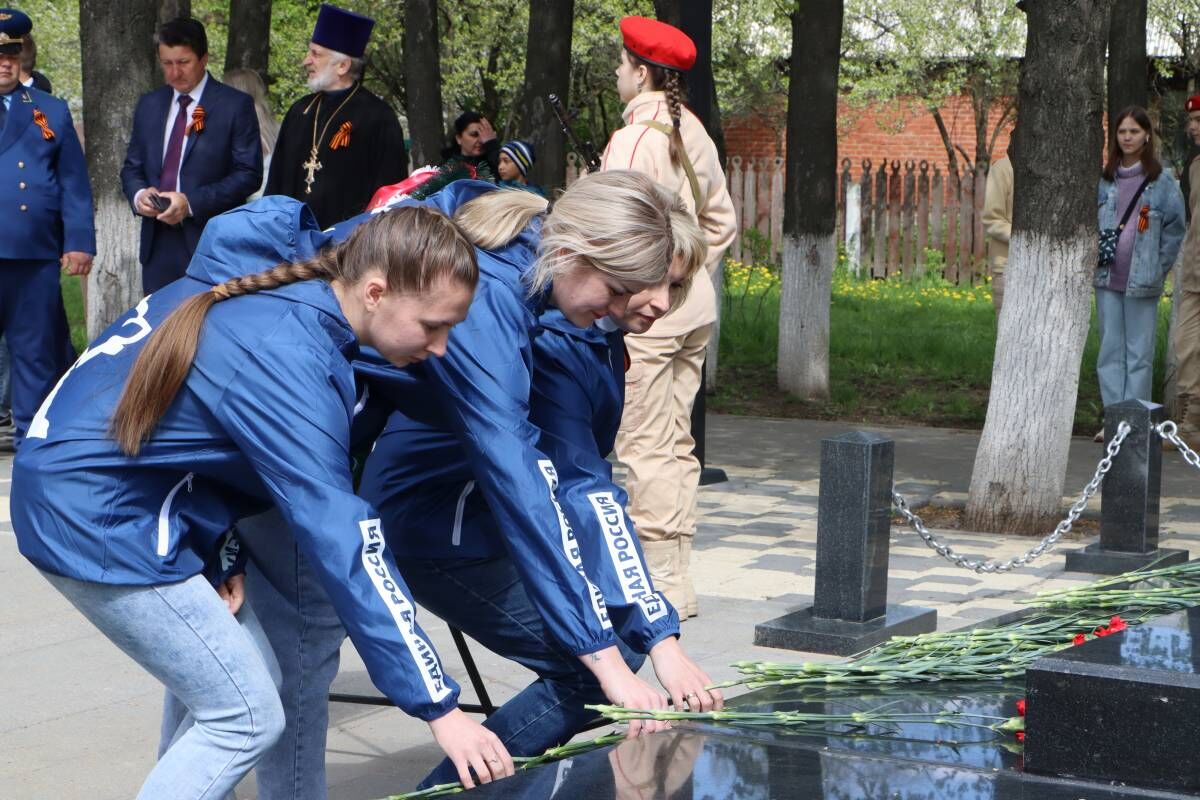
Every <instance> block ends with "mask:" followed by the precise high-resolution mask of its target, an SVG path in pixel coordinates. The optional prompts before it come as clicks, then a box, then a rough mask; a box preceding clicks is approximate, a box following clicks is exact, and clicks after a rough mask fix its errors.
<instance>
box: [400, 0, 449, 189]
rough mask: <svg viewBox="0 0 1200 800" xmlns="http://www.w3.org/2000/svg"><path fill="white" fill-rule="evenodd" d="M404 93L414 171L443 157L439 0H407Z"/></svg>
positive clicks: (405, 6) (405, 13) (405, 2)
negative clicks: (406, 103)
mask: <svg viewBox="0 0 1200 800" xmlns="http://www.w3.org/2000/svg"><path fill="white" fill-rule="evenodd" d="M404 90H405V94H406V95H408V108H407V109H406V111H407V112H408V135H409V137H410V138H411V139H412V163H413V166H414V167H422V166H425V165H426V164H437V163H438V162H439V161H441V157H442V143H443V142H442V139H443V137H444V136H445V135H446V134H445V125H444V124H443V122H442V71H441V63H440V61H439V56H438V18H437V2H436V0H404Z"/></svg>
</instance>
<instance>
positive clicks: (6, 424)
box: [0, 411, 13, 431]
mask: <svg viewBox="0 0 1200 800" xmlns="http://www.w3.org/2000/svg"><path fill="white" fill-rule="evenodd" d="M12 426H13V424H12V413H11V412H8V411H6V412H4V413H3V414H0V431H5V430H11V429H12Z"/></svg>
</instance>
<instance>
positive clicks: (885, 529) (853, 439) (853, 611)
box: [813, 431, 895, 622]
mask: <svg viewBox="0 0 1200 800" xmlns="http://www.w3.org/2000/svg"><path fill="white" fill-rule="evenodd" d="M894 463H895V444H894V443H893V442H892V440H890V439H887V438H885V437H883V436H880V435H878V434H874V433H865V432H861V431H855V432H853V433H846V434H843V435H841V436H835V437H834V438H832V439H826V440H824V441H823V442H821V485H820V490H819V492H820V495H819V499H818V501H817V570H816V579H815V580H816V585H815V591H814V597H813V613H814V614H815V615H816V616H818V617H824V618H826V619H843V620H851V621H854V622H865V621H867V620H869V619H874V618H876V617H881V616H883V614H884V611H885V610H886V606H887V572H888V544H889V541H888V538H889V533H890V529H891V516H892V468H893V465H894Z"/></svg>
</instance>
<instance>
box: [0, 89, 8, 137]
mask: <svg viewBox="0 0 1200 800" xmlns="http://www.w3.org/2000/svg"><path fill="white" fill-rule="evenodd" d="M5 99H6V98H4V97H0V133H4V123H5V121H6V120H7V119H8V105H7V104H6V103H5V102H4V101H5Z"/></svg>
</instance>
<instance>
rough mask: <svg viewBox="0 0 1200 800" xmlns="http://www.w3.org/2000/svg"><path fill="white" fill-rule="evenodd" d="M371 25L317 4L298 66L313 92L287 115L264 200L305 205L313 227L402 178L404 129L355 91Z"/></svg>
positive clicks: (353, 210)
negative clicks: (309, 37) (275, 196)
mask: <svg viewBox="0 0 1200 800" xmlns="http://www.w3.org/2000/svg"><path fill="white" fill-rule="evenodd" d="M374 26H375V20H373V19H371V18H370V17H364V16H362V15H361V14H355V13H353V12H351V11H346V10H344V9H341V8H338V7H336V6H331V5H328V4H324V5H322V6H321V10H320V11H319V12H318V14H317V24H316V27H315V28H314V29H313V35H312V40H311V41H310V42H309V46H308V53H307V54H306V55H305V57H304V62H303V66H304V69H305V70H306V71H307V73H308V88H309V89H311V90H312V91H313V94H310V95H307V96H305V97H302V98H300V99H299V100H298V101H296V103H295V104H294V105H293V106H292V107H291V108H290V109H288V112H287V116H285V117H284V119H283V124H282V126H280V129H279V138H278V140H277V142H276V144H275V152H274V154H273V155H272V157H271V171H270V174H269V176H268V178H267V188H266V191H265V194H283V195H287V196H288V197H294V198H296V199H297V200H301V201H303V202H305V203H307V204H308V206H309V207H310V208H311V209H312V210H313V213H314V214H316V217H317V222H318V223H320V225H321V227H323V228H324V227H328V226H330V225H333V224H334V223H336V222H341V221H342V220H344V219H348V218H350V217H352V216H354V215H355V214H359V213H361V212H362V211H363V210H364V209H365V208H366V207H367V203H368V202H370V200H371V195H372V194H374V193H375V190H376V189H377V188H379V187H380V186H384V185H386V184H392V183H396V182H397V181H401V180H403V179H404V178H405V177H407V175H408V154H407V153H406V152H405V149H404V131H403V130H402V129H401V128H400V121H399V120H398V119H396V114H395V112H394V111H392V109H391V108H390V107H389V106H388V104H387V103H385V102H383V100H381V99H379V98H378V97H377V96H375V95H374V94H372V93H371V92H370V91H368V90H367V88H366V87H365V86H363V82H362V75H363V53H364V52H365V51H366V48H367V41H368V39H370V37H371V29H372V28H373V27H374Z"/></svg>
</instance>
